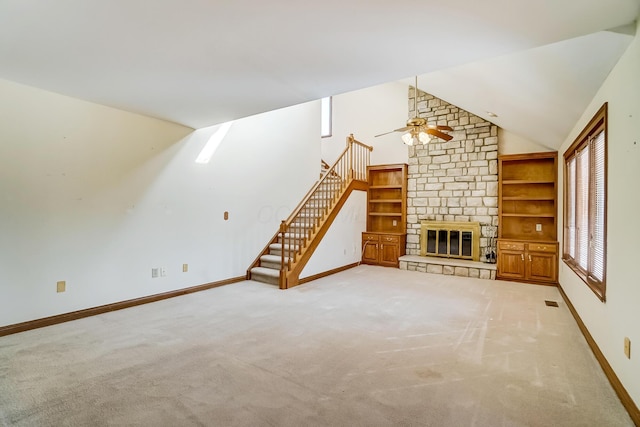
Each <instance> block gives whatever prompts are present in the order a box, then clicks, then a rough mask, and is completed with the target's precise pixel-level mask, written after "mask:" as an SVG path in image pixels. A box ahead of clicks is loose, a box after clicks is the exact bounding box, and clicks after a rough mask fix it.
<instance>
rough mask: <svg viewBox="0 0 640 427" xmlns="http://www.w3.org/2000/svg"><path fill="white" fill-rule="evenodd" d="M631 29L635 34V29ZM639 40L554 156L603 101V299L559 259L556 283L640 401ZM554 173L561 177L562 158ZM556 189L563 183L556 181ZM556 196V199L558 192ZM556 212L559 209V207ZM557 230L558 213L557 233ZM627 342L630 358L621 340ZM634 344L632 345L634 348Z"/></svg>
mask: <svg viewBox="0 0 640 427" xmlns="http://www.w3.org/2000/svg"><path fill="white" fill-rule="evenodd" d="M636 34H640V28H638V31H637V33H636ZM638 76H640V40H639V39H638V36H636V38H635V39H634V40H633V42H632V44H631V45H630V46H629V48H628V50H627V51H626V52H625V54H624V55H623V56H622V58H621V59H620V61H619V62H618V64H617V65H616V67H615V68H614V69H613V71H612V72H611V73H610V75H609V77H608V78H607V79H606V81H605V82H604V84H603V85H602V87H601V88H600V90H599V91H598V93H597V95H596V96H595V97H594V99H593V101H592V102H591V104H590V105H589V107H588V108H587V109H586V111H585V112H584V114H583V115H582V117H581V118H580V120H579V121H578V123H576V125H575V127H574V129H573V130H572V132H571V134H570V135H569V137H568V138H567V140H566V141H565V142H564V143H563V144H562V147H561V148H560V150H559V156H560V158H562V154H563V153H564V152H565V151H566V150H567V148H568V147H569V146H570V145H571V143H572V142H573V141H574V139H575V138H576V137H577V136H578V134H579V133H580V131H581V130H582V129H583V128H584V127H585V126H586V125H587V123H588V122H589V120H590V119H591V118H592V117H593V115H594V114H595V113H596V112H597V110H598V109H599V108H600V107H601V106H602V104H603V103H604V102H609V107H608V109H609V122H608V123H609V124H608V137H609V139H608V186H607V197H608V199H607V203H608V205H607V215H608V218H607V278H606V280H607V291H606V292H607V293H606V296H607V302H606V303H602V302H600V300H599V299H598V298H597V297H596V296H595V294H593V293H592V292H591V290H590V289H589V288H588V287H587V286H586V285H585V284H584V282H582V281H581V280H580V279H579V278H578V277H577V276H576V275H575V273H573V271H572V270H571V269H569V268H568V267H567V266H566V265H565V264H564V263H563V262H560V284H561V285H562V288H563V289H564V290H565V292H566V293H567V295H568V297H569V299H570V300H571V302H572V303H573V305H574V306H575V308H576V310H577V311H578V313H579V315H580V317H581V318H582V320H583V321H584V323H585V325H586V326H587V328H588V329H589V331H590V333H591V335H592V336H593V338H594V339H595V341H596V342H597V344H598V346H599V347H600V349H601V350H602V352H603V353H604V355H605V357H606V358H607V360H608V361H609V363H610V364H611V366H612V368H613V369H614V371H615V372H616V375H617V376H618V377H619V378H620V380H621V381H622V383H623V385H624V387H625V388H626V389H627V391H628V392H629V394H630V395H631V397H632V398H633V399H634V401H635V403H636V405H638V406H640V350H638V349H640V278H639V277H640V276H639V274H638V267H637V266H638V260H639V259H640V246H638V243H639V242H640V228H639V227H638V226H637V224H638V213H639V212H640V190H638V185H639V184H640V78H639V77H638ZM559 163H561V165H560V170H559V176H560V177H561V178H562V174H563V169H562V162H559ZM559 187H560V189H561V191H562V188H563V185H562V182H561V183H560V186H559ZM559 200H560V201H561V202H562V195H560V197H559ZM559 212H562V208H560V209H559ZM562 230H563V224H562V215H560V225H559V229H558V235H560V236H561V233H562ZM625 336H627V337H629V338H630V339H631V342H632V346H631V348H632V354H631V359H630V360H629V359H627V358H626V357H625V356H624V354H623V340H624V337H625ZM634 349H635V350H634Z"/></svg>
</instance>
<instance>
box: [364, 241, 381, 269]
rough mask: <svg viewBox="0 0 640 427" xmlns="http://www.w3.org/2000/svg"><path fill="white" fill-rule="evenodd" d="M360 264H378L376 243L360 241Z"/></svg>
mask: <svg viewBox="0 0 640 427" xmlns="http://www.w3.org/2000/svg"><path fill="white" fill-rule="evenodd" d="M362 247H363V249H362V262H363V263H365V264H377V263H378V241H377V240H371V239H366V238H363V239H362Z"/></svg>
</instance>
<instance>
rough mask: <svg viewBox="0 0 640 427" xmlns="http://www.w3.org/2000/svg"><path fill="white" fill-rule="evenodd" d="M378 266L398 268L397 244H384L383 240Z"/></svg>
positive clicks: (398, 251) (398, 250) (398, 254)
mask: <svg viewBox="0 0 640 427" xmlns="http://www.w3.org/2000/svg"><path fill="white" fill-rule="evenodd" d="M379 256H380V265H387V266H390V267H397V266H398V257H399V256H400V249H399V247H398V242H385V241H384V240H383V241H382V243H381V244H380V253H379Z"/></svg>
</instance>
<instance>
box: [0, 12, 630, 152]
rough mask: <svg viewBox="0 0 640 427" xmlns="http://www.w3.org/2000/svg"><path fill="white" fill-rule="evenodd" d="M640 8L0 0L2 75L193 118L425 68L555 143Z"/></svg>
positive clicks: (508, 123)
mask: <svg viewBox="0 0 640 427" xmlns="http://www.w3.org/2000/svg"><path fill="white" fill-rule="evenodd" d="M639 11H640V0H607V1H606V2H605V1H602V0H537V1H533V0H528V1H524V0H510V1H504V0H485V1H482V2H479V1H475V0H448V1H446V2H443V1H441V0H439V1H434V0H397V1H394V2H390V1H388V0H349V1H343V0H341V1H338V0H324V1H317V2H301V1H295V0H272V1H268V2H264V1H262V2H261V1H257V0H217V1H211V0H180V1H177V0H158V1H153V2H151V1H148V0H110V1H104V0H101V1H98V0H57V1H55V2H53V1H43V0H3V1H2V2H0V78H4V79H7V80H12V81H15V82H19V83H23V84H27V85H30V86H35V87H39V88H42V89H46V90H50V91H53V92H58V93H61V94H65V95H69V96H73V97H76V98H81V99H85V100H89V101H92V102H97V103H100V104H105V105H110V106H114V107H117V108H121V109H124V110H128V111H133V112H138V113H142V114H146V115H149V116H153V117H158V118H162V119H166V120H170V121H174V122H177V123H181V124H184V125H187V126H190V127H194V128H198V127H204V126H209V125H213V124H217V123H221V122H224V121H228V120H232V119H236V118H240V117H246V116H249V115H252V114H256V113H260V112H264V111H269V110H273V109H277V108H281V107H285V106H290V105H295V104H298V103H302V102H306V101H311V100H314V99H318V98H321V97H324V96H328V95H336V94H339V93H344V92H348V91H352V90H356V89H361V88H365V87H369V86H373V85H377V84H381V83H385V82H389V81H395V80H400V79H403V78H407V77H409V76H412V75H416V74H420V75H427V76H426V77H425V80H424V81H428V82H429V83H428V86H426V87H424V88H422V87H421V88H422V89H424V90H426V91H428V92H430V93H433V94H434V95H436V96H439V97H441V98H443V99H446V100H447V101H449V102H451V103H454V104H456V105H459V106H461V107H462V108H465V109H468V110H470V111H472V112H474V113H476V114H478V115H481V116H482V115H483V113H485V112H486V111H493V112H495V113H496V114H498V116H499V117H498V119H496V120H493V121H494V122H496V123H497V124H499V125H500V126H503V127H504V128H505V129H509V130H512V131H513V132H516V133H521V134H523V136H526V137H529V138H531V139H533V140H539V141H540V142H543V143H544V142H546V143H547V144H551V145H553V144H556V143H557V141H558V140H559V139H562V136H563V134H566V133H567V132H568V131H567V130H566V126H567V125H566V123H565V121H566V120H569V121H570V125H572V124H573V123H574V122H575V120H573V119H571V118H572V117H575V115H576V114H578V113H579V112H581V111H582V109H583V108H584V106H585V105H586V104H585V102H588V99H590V97H591V96H593V92H594V89H593V87H594V86H595V87H596V88H597V86H599V83H600V82H602V79H603V78H604V76H606V74H607V73H608V70H610V69H611V67H612V64H613V63H615V61H616V60H617V58H618V57H619V55H620V54H621V52H622V50H623V49H624V47H625V43H628V41H629V40H630V38H631V36H629V35H625V34H619V33H613V32H605V33H602V31H604V30H607V29H610V28H615V27H619V26H624V25H627V24H629V23H631V22H632V21H633V20H634V19H635V18H636V17H637V16H638V14H639ZM594 33H595V34H594ZM594 48H595V51H594ZM594 52H595V54H594ZM577 63H584V64H585V66H582V67H576V66H575V64H577ZM540 88H542V90H540ZM585 100H586V101H585ZM541 105H543V107H541ZM534 125H535V126H534ZM534 128H535V129H536V132H535V133H534V132H532V130H533V129H534ZM540 128H543V129H545V132H547V133H548V137H547V136H541V135H540V130H539V129H540ZM534 134H535V135H538V136H536V137H533V135H534Z"/></svg>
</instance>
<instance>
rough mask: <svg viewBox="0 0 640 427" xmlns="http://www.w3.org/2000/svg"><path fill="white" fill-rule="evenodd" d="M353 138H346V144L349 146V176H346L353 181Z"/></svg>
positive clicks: (351, 136) (350, 136)
mask: <svg viewBox="0 0 640 427" xmlns="http://www.w3.org/2000/svg"><path fill="white" fill-rule="evenodd" d="M354 140H355V138H354V137H353V134H351V135H349V137H348V138H347V143H348V144H349V174H348V175H347V176H348V177H350V178H351V179H353V141H354Z"/></svg>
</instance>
